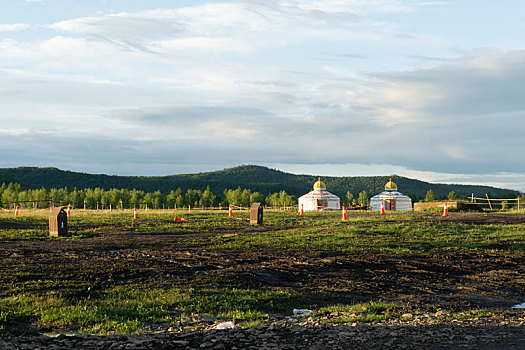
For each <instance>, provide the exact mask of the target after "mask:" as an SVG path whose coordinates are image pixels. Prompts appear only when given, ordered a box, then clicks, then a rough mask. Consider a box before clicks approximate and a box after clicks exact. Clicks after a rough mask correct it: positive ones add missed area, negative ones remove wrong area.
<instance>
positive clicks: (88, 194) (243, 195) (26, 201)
mask: <svg viewBox="0 0 525 350" xmlns="http://www.w3.org/2000/svg"><path fill="white" fill-rule="evenodd" d="M255 202H259V203H263V204H264V205H266V206H271V207H283V206H292V205H295V204H297V197H295V196H292V195H289V194H287V193H286V192H285V191H280V192H277V193H272V194H269V195H267V196H265V195H263V194H261V193H259V192H252V191H251V190H250V189H246V188H245V189H241V187H238V188H236V189H225V190H224V191H223V193H221V194H219V195H215V194H214V193H212V191H211V190H210V186H207V187H206V189H205V190H204V191H201V190H193V189H188V190H187V191H183V190H182V189H181V188H178V189H176V190H171V192H169V193H168V194H166V195H164V194H162V193H161V192H160V191H154V192H145V191H142V190H137V189H132V190H128V189H124V188H121V189H116V188H112V189H110V190H105V189H103V188H100V187H96V188H93V189H92V188H85V189H83V190H78V189H76V188H74V189H73V190H71V191H70V190H68V188H67V187H63V188H51V189H49V190H47V189H46V188H44V187H42V188H41V189H36V190H33V189H26V190H24V189H22V188H21V186H20V184H18V183H9V184H5V183H3V184H2V186H0V206H1V207H3V208H12V207H13V206H14V205H18V206H19V207H21V208H35V207H36V208H48V207H50V206H51V205H55V206H56V205H71V206H72V207H73V208H86V209H109V208H127V209H130V208H133V207H137V208H146V207H148V208H156V209H160V208H187V207H192V208H194V207H202V208H209V207H218V206H228V205H230V204H231V205H234V206H239V207H248V206H250V205H251V204H252V203H255Z"/></svg>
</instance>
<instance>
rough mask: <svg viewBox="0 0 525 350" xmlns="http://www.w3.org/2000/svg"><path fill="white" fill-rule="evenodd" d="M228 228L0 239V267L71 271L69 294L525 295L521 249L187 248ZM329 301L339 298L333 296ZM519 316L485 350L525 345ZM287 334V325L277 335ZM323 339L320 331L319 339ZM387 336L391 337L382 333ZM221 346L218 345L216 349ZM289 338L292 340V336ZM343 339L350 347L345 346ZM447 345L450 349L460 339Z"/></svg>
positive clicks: (430, 301) (432, 303) (503, 298)
mask: <svg viewBox="0 0 525 350" xmlns="http://www.w3.org/2000/svg"><path fill="white" fill-rule="evenodd" d="M414 215H416V214H414ZM421 215H430V216H431V217H432V220H435V221H436V222H443V221H445V222H463V223H469V224H479V225H487V224H496V223H505V224H524V223H525V215H519V214H516V215H511V214H505V215H498V214H494V213H490V214H486V213H454V214H453V215H451V216H449V217H440V216H437V215H435V214H434V215H432V214H421ZM262 229H265V230H268V229H271V227H265V226H262V227H247V228H246V230H247V231H252V232H254V234H256V231H257V230H262ZM228 230H229V228H224V230H222V229H217V230H216V231H214V232H203V233H189V234H182V235H181V234H165V233H151V234H134V233H132V232H129V233H126V234H124V235H121V234H119V235H114V234H107V235H102V236H100V237H94V238H87V239H73V240H46V241H14V240H7V239H6V240H2V241H1V242H0V271H1V272H3V273H2V274H1V276H2V277H1V278H7V277H4V276H9V275H10V274H9V273H7V272H8V271H9V269H10V267H12V266H16V265H21V264H23V265H24V266H25V271H26V274H24V275H18V276H17V277H16V278H18V279H20V282H22V281H23V280H24V279H36V280H37V279H38V277H39V276H45V275H53V274H56V275H58V276H67V275H69V274H70V275H71V276H75V277H74V278H75V279H78V280H80V281H82V282H83V283H82V285H83V287H82V290H75V289H74V288H73V289H71V290H69V292H71V293H82V292H83V290H84V289H85V290H90V291H93V290H97V289H104V288H107V287H108V286H111V285H115V284H127V283H136V282H148V281H169V282H171V283H173V284H175V285H176V284H177V283H180V284H181V285H182V284H187V282H188V281H192V282H191V283H193V284H195V285H202V286H212V285H213V286H217V287H221V286H235V287H238V288H257V287H265V286H275V287H282V288H284V289H287V290H294V291H301V292H308V291H313V292H314V291H326V292H330V293H332V294H331V295H337V296H338V297H337V298H338V299H339V300H338V302H340V303H355V302H359V301H369V300H386V301H393V302H397V303H403V304H407V303H408V304H413V305H424V306H425V307H435V308H436V309H439V308H445V309H446V310H448V311H449V312H461V311H463V310H467V309H473V308H474V309H475V308H489V309H491V308H492V309H507V308H510V307H511V306H512V305H514V304H517V303H521V302H524V301H525V254H523V253H521V252H520V253H509V252H476V251H468V252H461V251H436V252H431V253H426V254H404V255H399V254H396V255H392V254H385V253H366V252H358V253H346V254H341V253H337V252H332V253H316V254H312V253H309V252H307V251H305V252H294V253H290V252H281V251H278V250H273V251H269V250H264V251H262V250H260V251H257V250H252V251H245V250H234V251H220V252H219V251H208V250H206V249H203V248H200V247H198V246H192V245H191V244H189V245H188V244H184V245H182V244H181V242H182V241H185V242H190V241H191V240H193V239H195V238H200V237H204V236H213V235H228V234H233V233H232V232H229V231H228ZM10 278H11V277H10ZM3 282H4V283H5V282H6V281H3ZM14 282H16V281H14ZM57 288H61V287H57ZM64 288H66V287H64ZM68 288H71V287H68ZM62 291H63V292H68V290H62ZM312 298H314V299H313V300H312V301H313V302H315V303H316V304H317V305H319V306H322V305H323V303H325V302H328V301H325V300H322V297H319V299H318V300H315V298H316V297H314V296H312ZM330 302H332V303H333V300H331V301H330ZM519 320H520V319H519V318H518V321H517V325H518V327H517V328H513V329H512V330H511V331H509V334H508V336H504V337H502V338H501V339H500V340H501V342H497V343H495V344H494V343H492V342H486V348H498V346H499V345H501V344H507V345H509V346H510V345H512V346H511V348H512V347H513V346H514V345H513V344H521V343H520V342H521V340H523V341H524V342H525V337H523V335H524V326H523V322H522V323H521V326H520V323H519ZM443 322H445V323H443ZM443 322H442V323H441V324H439V325H437V326H436V327H437V328H435V329H434V330H437V332H438V333H439V327H444V328H447V327H449V328H450V325H449V324H447V323H446V321H443ZM498 325H499V321H497V320H496V321H495V322H494V323H493V324H490V323H489V324H487V325H484V326H483V327H486V328H480V329H481V331H480V329H478V328H479V327H481V326H478V325H476V327H473V328H472V331H474V328H476V330H475V332H481V333H483V329H485V331H487V332H489V331H490V332H495V333H497V332H499V331H501V332H507V330H508V329H510V328H508V329H507V328H506V329H499V328H498ZM323 327H324V326H323ZM421 327H423V326H421ZM491 327H492V328H491ZM306 328H307V329H308V331H307V332H308V334H310V335H309V336H310V337H312V339H315V332H316V331H318V332H321V331H322V327H318V328H312V327H310V328H309V327H307V326H306ZM283 329H285V328H283ZM421 329H423V328H421ZM447 329H448V328H447ZM458 329H459V330H461V329H462V330H463V331H462V332H463V333H462V334H463V335H464V336H466V335H468V334H470V332H471V331H469V328H468V327H462V328H458ZM286 332H287V331H286V330H283V331H282V332H281V333H283V334H284V333H286ZM345 332H346V331H345ZM403 332H407V334H406V335H405V336H404V337H406V339H407V342H408V339H410V338H411V337H414V336H417V335H418V334H419V333H418V332H419V331H418V327H408V328H406V327H405V328H403V331H402V332H401V333H403ZM444 332H445V331H444ZM445 333H446V332H445ZM429 334H433V333H432V332H430V333H429ZM502 334H503V333H502ZM300 335H302V333H301V334H300ZM202 336H204V333H203V335H202ZM192 337H193V336H188V339H190V338H191V339H193V338H192ZM290 337H291V338H290V339H293V337H292V336H290ZM197 338H198V337H197ZM241 338H242V337H241ZM241 338H239V339H241ZM322 338H323V337H322V336H319V339H322ZM387 338H388V336H387V337H386V338H385V339H387ZM390 338H391V337H390ZM177 339H178V338H177ZM181 339H182V338H181ZM447 339H448V338H447ZM476 339H477V338H476ZM494 339H496V338H494ZM383 340H384V339H383ZM228 341H229V343H224V344H226V345H227V348H231V347H233V346H235V342H232V340H231V339H230V340H228ZM348 341H349V343H348V344H352V342H351V339H348ZM371 341H373V340H371ZM471 343H472V342H471ZM169 344H171V345H170V346H172V345H173V344H175V345H176V346H175V347H179V345H180V344H183V345H184V344H185V345H187V347H190V345H191V346H195V347H196V348H199V347H201V348H202V346H200V345H199V344H197V343H195V342H191V341H190V342H189V343H184V342H183V343H169ZM177 344H178V345H177ZM218 344H219V343H217V344H215V343H214V344H212V345H213V346H210V348H213V347H214V346H215V345H217V346H218ZM247 344H248V343H246V344H245V345H247ZM250 344H251V343H250ZM290 344H294V341H292V343H290ZM321 344H322V342H321ZM334 344H335V343H334ZM337 344H338V346H341V348H346V347H345V346H344V344H345V343H342V344H339V343H337ZM370 344H372V345H373V343H370ZM382 344H383V343H382ZM393 344H394V345H396V344H397V345H396V346H399V344H404V346H408V348H410V346H409V345H410V343H409V342H408V343H406V344H405V343H402V342H401V343H399V342H394V343H393ZM465 344H466V345H465ZM465 344H463V345H465V346H466V347H469V346H468V345H469V343H468V342H467V343H465ZM472 344H473V343H472ZM476 344H477V345H476V347H478V348H483V346H482V345H483V344H478V343H476ZM498 344H499V345H498ZM523 344H525V343H523ZM0 345H1V344H0ZM252 345H253V346H255V347H257V344H256V343H254V344H251V345H250V346H252ZM259 345H260V344H259ZM277 345H279V346H276V347H275V348H280V347H283V348H286V347H287V346H285V345H286V341H285V340H281V341H280V342H279V344H277ZM354 345H355V348H359V346H357V345H358V344H357V343H355V344H354ZM383 345H384V344H383ZM438 345H439V344H438ZM449 345H450V346H451V347H454V343H452V344H449ZM456 345H457V344H456ZM170 346H168V347H167V348H170ZM236 346H237V348H239V349H241V348H244V347H243V343H242V342H241V343H238V344H237V345H236ZM396 346H394V347H396ZM524 346H525V345H524ZM299 347H300V346H297V348H299ZM387 347H388V346H387ZM270 348H272V347H271V346H270ZM288 348H290V347H288ZM291 348H293V347H291ZM348 348H353V346H349V347H348ZM370 348H373V347H370ZM401 348H402V347H401ZM436 348H439V347H436ZM443 348H448V346H443ZM518 348H519V346H518Z"/></svg>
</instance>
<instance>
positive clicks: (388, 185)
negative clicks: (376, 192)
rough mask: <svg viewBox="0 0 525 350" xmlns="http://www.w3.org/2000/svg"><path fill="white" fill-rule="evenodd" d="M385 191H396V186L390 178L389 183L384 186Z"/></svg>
mask: <svg viewBox="0 0 525 350" xmlns="http://www.w3.org/2000/svg"><path fill="white" fill-rule="evenodd" d="M385 190H387V191H389V190H390V191H394V190H397V185H396V184H395V183H394V182H393V181H392V178H390V181H388V182H387V183H386V185H385Z"/></svg>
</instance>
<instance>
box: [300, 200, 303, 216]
mask: <svg viewBox="0 0 525 350" xmlns="http://www.w3.org/2000/svg"><path fill="white" fill-rule="evenodd" d="M299 215H304V208H303V203H301V211H300V212H299Z"/></svg>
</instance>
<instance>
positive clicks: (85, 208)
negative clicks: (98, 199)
mask: <svg viewBox="0 0 525 350" xmlns="http://www.w3.org/2000/svg"><path fill="white" fill-rule="evenodd" d="M84 210H86V201H84Z"/></svg>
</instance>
